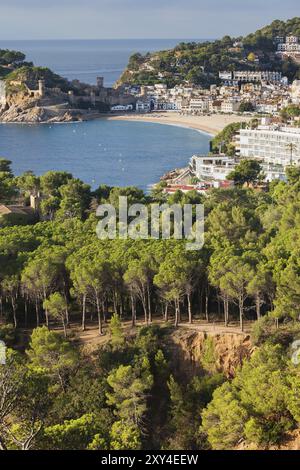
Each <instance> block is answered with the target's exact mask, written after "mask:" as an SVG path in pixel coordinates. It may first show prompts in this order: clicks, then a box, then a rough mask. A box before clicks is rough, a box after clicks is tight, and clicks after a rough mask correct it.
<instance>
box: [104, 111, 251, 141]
mask: <svg viewBox="0 0 300 470" xmlns="http://www.w3.org/2000/svg"><path fill="white" fill-rule="evenodd" d="M105 119H107V120H110V121H133V122H151V123H156V124H165V125H171V126H178V127H184V128H186V129H193V130H195V131H198V132H202V133H204V134H208V135H209V136H211V137H214V136H216V135H217V134H218V133H219V132H221V131H222V130H223V129H224V128H225V127H226V126H228V125H229V124H232V123H234V122H248V121H250V120H251V117H249V116H239V115H226V114H212V115H210V116H184V115H181V114H179V113H170V112H163V113H153V114H150V115H148V114H142V115H138V114H125V115H115V116H112V115H110V116H107V117H106V118H105Z"/></svg>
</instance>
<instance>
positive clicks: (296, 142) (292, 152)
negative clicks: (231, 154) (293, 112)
mask: <svg viewBox="0 0 300 470" xmlns="http://www.w3.org/2000/svg"><path fill="white" fill-rule="evenodd" d="M291 144H293V145H291ZM237 149H239V150H240V156H241V157H245V158H250V159H253V158H257V159H260V160H263V161H264V162H265V163H267V164H273V165H274V164H275V165H282V166H283V167H286V166H288V165H290V164H293V165H300V128H297V127H277V128H276V127H272V126H259V127H258V128H257V129H255V130H254V129H253V130H252V129H241V130H240V133H239V136H238V137H237Z"/></svg>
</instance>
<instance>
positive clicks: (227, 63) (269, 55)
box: [121, 17, 300, 87]
mask: <svg viewBox="0 0 300 470" xmlns="http://www.w3.org/2000/svg"><path fill="white" fill-rule="evenodd" d="M289 34H293V35H296V36H300V18H297V17H296V18H293V19H291V20H288V21H287V22H284V21H278V20H276V21H274V22H273V23H272V24H271V25H269V26H266V27H265V28H263V29H261V30H259V31H256V32H255V33H253V34H250V35H248V36H246V37H244V38H242V37H240V38H231V37H230V36H225V37H224V38H222V39H221V40H217V41H213V42H204V43H196V42H192V43H180V44H179V45H178V46H176V47H175V48H174V49H171V50H167V51H161V52H158V53H156V52H155V53H153V54H146V55H145V56H142V55H141V54H134V55H133V56H132V57H131V58H130V61H129V64H128V68H127V70H126V71H125V72H124V74H123V76H122V77H121V81H122V82H130V83H133V84H142V85H152V84H155V83H159V82H162V83H167V84H168V85H169V86H174V85H175V84H180V83H182V82H183V81H188V82H190V83H193V84H196V85H202V86H204V87H208V86H209V85H210V84H212V83H218V73H219V72H220V71H224V70H229V71H233V70H266V69H267V70H277V71H282V72H283V74H284V75H286V76H288V77H289V79H291V80H292V79H294V78H296V77H299V65H298V64H296V63H295V62H293V61H292V60H290V59H287V60H284V61H281V60H280V59H279V58H278V57H277V56H275V50H276V47H275V43H274V39H275V37H276V36H287V35H289Z"/></svg>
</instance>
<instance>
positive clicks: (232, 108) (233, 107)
mask: <svg viewBox="0 0 300 470" xmlns="http://www.w3.org/2000/svg"><path fill="white" fill-rule="evenodd" d="M240 104H241V102H240V101H239V100H237V99H227V100H224V101H222V104H221V113H224V114H232V113H236V112H238V110H239V108H240Z"/></svg>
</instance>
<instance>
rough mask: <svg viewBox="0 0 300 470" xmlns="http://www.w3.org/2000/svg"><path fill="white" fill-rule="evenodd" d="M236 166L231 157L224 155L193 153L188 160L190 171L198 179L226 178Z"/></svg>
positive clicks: (219, 179) (222, 179)
mask: <svg viewBox="0 0 300 470" xmlns="http://www.w3.org/2000/svg"><path fill="white" fill-rule="evenodd" d="M235 166H236V162H235V160H234V159H233V158H230V157H227V156H226V155H221V154H220V155H194V156H193V157H192V158H191V160H190V165H189V167H190V171H191V173H192V174H194V175H195V176H196V177H197V178H198V179H199V180H202V181H203V180H207V179H208V180H217V181H224V180H226V179H227V176H228V175H229V173H231V172H232V171H233V170H234V168H235Z"/></svg>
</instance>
